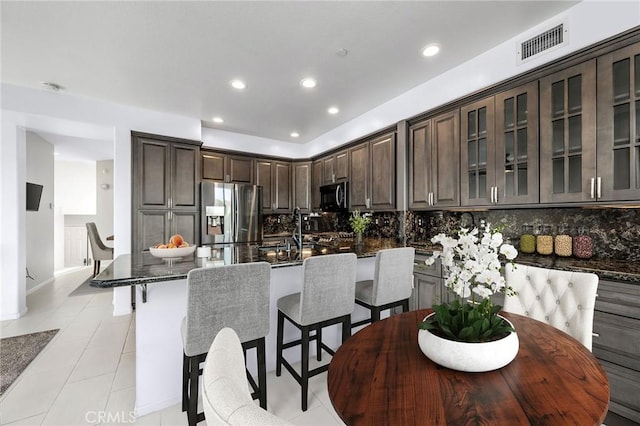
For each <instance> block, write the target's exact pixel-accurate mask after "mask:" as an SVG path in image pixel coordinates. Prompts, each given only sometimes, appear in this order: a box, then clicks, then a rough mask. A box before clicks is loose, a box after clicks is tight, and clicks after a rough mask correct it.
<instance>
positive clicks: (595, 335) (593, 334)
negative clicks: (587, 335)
mask: <svg viewBox="0 0 640 426" xmlns="http://www.w3.org/2000/svg"><path fill="white" fill-rule="evenodd" d="M591 335H592V336H593V337H600V333H591Z"/></svg>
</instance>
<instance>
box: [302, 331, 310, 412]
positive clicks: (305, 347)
mask: <svg viewBox="0 0 640 426" xmlns="http://www.w3.org/2000/svg"><path fill="white" fill-rule="evenodd" d="M301 340H302V341H301V349H302V354H301V355H302V359H301V361H302V366H301V373H302V374H301V383H300V386H302V411H307V403H308V395H309V326H302V339H301Z"/></svg>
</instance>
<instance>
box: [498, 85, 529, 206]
mask: <svg viewBox="0 0 640 426" xmlns="http://www.w3.org/2000/svg"><path fill="white" fill-rule="evenodd" d="M495 102H496V149H495V154H496V156H495V173H496V174H495V177H496V180H495V186H496V190H495V191H496V192H497V194H495V195H494V196H495V197H496V198H497V200H495V202H496V203H498V204H530V203H538V202H539V197H538V188H539V182H538V176H539V174H538V82H537V81H535V82H532V83H529V84H527V85H526V86H522V87H518V88H515V89H512V90H509V91H507V92H503V93H500V94H498V95H496V101H495Z"/></svg>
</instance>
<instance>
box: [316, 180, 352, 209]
mask: <svg viewBox="0 0 640 426" xmlns="http://www.w3.org/2000/svg"><path fill="white" fill-rule="evenodd" d="M320 209H321V210H322V211H323V212H346V211H348V210H349V183H348V182H338V183H332V184H330V185H322V186H321V187H320Z"/></svg>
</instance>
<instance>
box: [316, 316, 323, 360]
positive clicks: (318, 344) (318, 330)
mask: <svg viewBox="0 0 640 426" xmlns="http://www.w3.org/2000/svg"><path fill="white" fill-rule="evenodd" d="M316 352H317V353H316V359H317V360H318V361H322V326H320V325H318V328H316Z"/></svg>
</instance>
